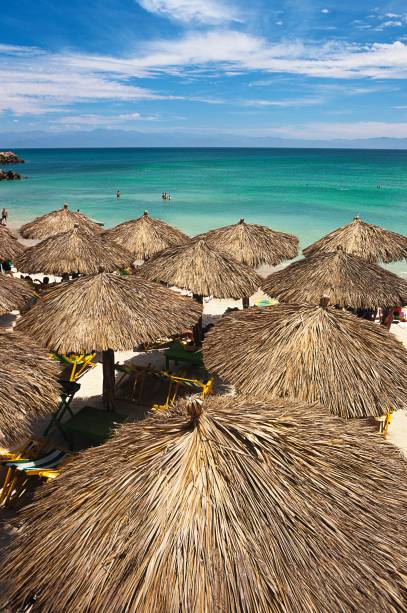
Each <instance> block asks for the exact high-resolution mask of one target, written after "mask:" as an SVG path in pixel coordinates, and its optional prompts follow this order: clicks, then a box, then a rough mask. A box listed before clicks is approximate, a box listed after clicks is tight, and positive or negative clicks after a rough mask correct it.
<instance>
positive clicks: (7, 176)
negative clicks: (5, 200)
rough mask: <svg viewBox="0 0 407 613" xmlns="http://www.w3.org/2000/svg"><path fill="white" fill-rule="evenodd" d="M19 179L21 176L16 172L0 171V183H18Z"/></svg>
mask: <svg viewBox="0 0 407 613" xmlns="http://www.w3.org/2000/svg"><path fill="white" fill-rule="evenodd" d="M18 179H21V175H20V173H18V172H16V171H15V170H0V181H17V180H18Z"/></svg>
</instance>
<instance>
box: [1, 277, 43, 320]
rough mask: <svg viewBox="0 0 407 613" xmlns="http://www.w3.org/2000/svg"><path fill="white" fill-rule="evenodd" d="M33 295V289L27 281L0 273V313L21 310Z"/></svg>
mask: <svg viewBox="0 0 407 613" xmlns="http://www.w3.org/2000/svg"><path fill="white" fill-rule="evenodd" d="M34 296H35V292H34V289H33V288H32V287H31V286H30V285H29V284H28V283H27V281H24V280H23V279H17V278H15V277H9V276H6V275H1V274H0V315H4V313H9V312H10V311H14V309H19V310H21V309H22V308H24V307H25V306H26V304H27V303H29V302H30V300H32V299H33V298H34Z"/></svg>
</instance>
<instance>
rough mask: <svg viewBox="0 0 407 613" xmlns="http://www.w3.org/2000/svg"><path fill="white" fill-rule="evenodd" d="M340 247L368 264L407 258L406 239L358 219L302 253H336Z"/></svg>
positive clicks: (406, 237) (334, 231)
mask: <svg viewBox="0 0 407 613" xmlns="http://www.w3.org/2000/svg"><path fill="white" fill-rule="evenodd" d="M338 246H340V247H342V248H343V250H344V251H346V252H347V253H353V254H354V255H358V256H359V257H361V258H363V259H364V260H367V261H368V262H385V263H388V262H397V261H399V260H404V259H406V258H407V236H403V235H402V234H397V233H396V232H391V231H390V230H385V229H384V228H381V227H380V226H375V225H373V224H368V223H366V222H365V221H362V220H361V219H360V218H359V217H355V218H354V220H353V221H352V223H350V224H347V225H345V226H341V227H340V228H337V229H336V230H333V232H330V233H329V234H327V235H326V236H324V237H323V238H321V239H320V240H319V241H316V242H315V243H313V244H312V245H310V246H309V247H307V248H306V249H304V251H303V254H304V255H305V256H309V255H313V254H314V253H317V252H319V251H335V250H336V248H337V247H338Z"/></svg>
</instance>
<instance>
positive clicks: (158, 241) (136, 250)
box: [104, 211, 189, 260]
mask: <svg viewBox="0 0 407 613" xmlns="http://www.w3.org/2000/svg"><path fill="white" fill-rule="evenodd" d="M104 236H106V237H107V238H109V239H111V240H114V241H115V242H116V243H118V244H119V245H121V246H122V247H124V248H125V249H127V250H128V251H130V253H132V255H133V256H134V259H136V260H148V259H149V258H150V257H152V256H153V255H155V254H156V253H158V252H159V251H162V250H163V249H167V247H173V246H174V245H180V244H181V243H185V242H187V241H188V240H189V237H188V236H187V235H186V234H184V233H183V232H181V231H180V230H177V228H173V227H172V226H170V225H169V224H167V223H165V222H164V221H161V219H153V218H152V217H150V216H149V214H148V213H147V211H144V214H143V215H142V216H141V217H138V218H137V219H132V220H131V221H125V222H124V223H121V224H119V225H118V226H115V227H114V228H111V229H110V230H106V232H105V233H104Z"/></svg>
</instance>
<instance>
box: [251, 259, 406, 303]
mask: <svg viewBox="0 0 407 613" xmlns="http://www.w3.org/2000/svg"><path fill="white" fill-rule="evenodd" d="M262 288H263V290H264V291H265V292H266V293H267V294H269V295H270V296H273V297H274V298H277V299H278V300H279V301H280V302H296V303H298V302H308V303H311V304H319V301H320V298H321V296H322V295H325V296H328V297H329V299H330V302H331V304H335V305H338V306H341V307H345V308H346V307H351V308H355V309H369V308H376V307H384V306H403V305H405V304H407V281H406V280H405V279H401V278H400V277H398V276H397V275H395V274H393V273H392V272H389V271H388V270H385V269H384V268H381V267H380V266H378V265H377V264H373V263H369V262H366V260H364V259H362V258H360V257H358V256H356V255H351V254H349V253H346V252H345V251H343V250H342V249H337V250H336V251H335V252H326V253H324V252H318V253H316V254H314V255H312V256H309V257H307V258H305V259H303V260H299V261H297V262H293V263H292V264H290V265H289V266H287V268H284V270H279V271H278V272H275V273H273V274H271V275H270V276H269V277H267V279H266V280H265V281H264V282H263V284H262Z"/></svg>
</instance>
